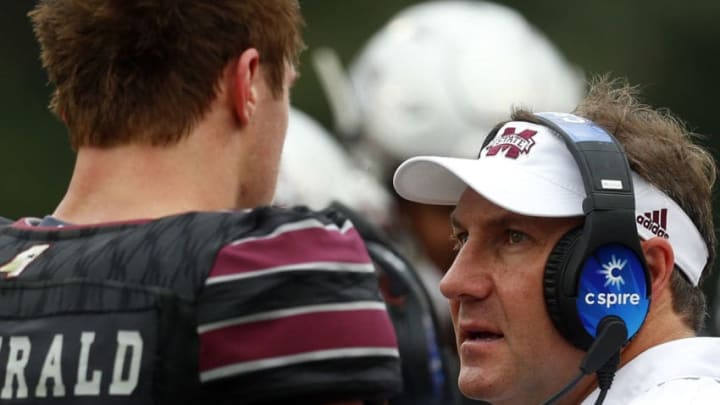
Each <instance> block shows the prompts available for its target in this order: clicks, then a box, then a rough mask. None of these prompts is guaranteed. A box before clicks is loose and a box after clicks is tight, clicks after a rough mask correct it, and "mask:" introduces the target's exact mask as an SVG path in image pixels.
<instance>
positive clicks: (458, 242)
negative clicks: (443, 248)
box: [450, 232, 468, 252]
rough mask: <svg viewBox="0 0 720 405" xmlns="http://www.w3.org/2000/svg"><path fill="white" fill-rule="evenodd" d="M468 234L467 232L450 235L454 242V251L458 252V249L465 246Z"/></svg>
mask: <svg viewBox="0 0 720 405" xmlns="http://www.w3.org/2000/svg"><path fill="white" fill-rule="evenodd" d="M467 237H468V234H467V232H460V233H455V234H452V235H450V239H452V240H453V241H454V242H455V245H454V246H453V250H454V251H456V252H457V251H458V250H460V248H462V247H463V245H465V242H467Z"/></svg>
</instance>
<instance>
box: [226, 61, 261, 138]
mask: <svg viewBox="0 0 720 405" xmlns="http://www.w3.org/2000/svg"><path fill="white" fill-rule="evenodd" d="M259 63H260V54H259V53H258V51H257V49H255V48H250V49H247V50H245V51H244V52H243V53H242V54H241V55H240V57H239V58H237V59H236V60H235V62H234V63H233V66H232V67H231V68H232V73H233V75H234V76H235V80H234V81H233V87H232V88H231V89H230V92H231V96H232V98H233V101H234V103H233V104H234V107H235V114H236V115H237V117H238V120H240V123H241V124H242V125H243V126H244V125H247V124H248V122H250V117H252V116H253V114H254V112H255V106H256V105H257V90H256V89H255V78H256V76H257V74H258V65H259Z"/></svg>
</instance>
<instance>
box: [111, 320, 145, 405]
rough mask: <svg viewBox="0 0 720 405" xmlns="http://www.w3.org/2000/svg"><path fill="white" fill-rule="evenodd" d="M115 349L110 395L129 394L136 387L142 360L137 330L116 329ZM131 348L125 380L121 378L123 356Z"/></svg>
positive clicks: (141, 343) (140, 342)
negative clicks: (116, 344)
mask: <svg viewBox="0 0 720 405" xmlns="http://www.w3.org/2000/svg"><path fill="white" fill-rule="evenodd" d="M117 343H118V346H117V350H116V351H115V364H114V366H113V378H112V384H110V392H109V393H110V395H130V394H132V392H133V390H134V389H135V387H137V383H138V376H139V375H140V360H142V348H143V340H142V337H141V336H140V333H138V332H137V331H123V330H121V331H118V334H117ZM128 348H130V350H132V355H131V356H130V367H129V370H128V376H127V380H123V379H122V375H123V370H124V369H125V356H126V354H127V350H128Z"/></svg>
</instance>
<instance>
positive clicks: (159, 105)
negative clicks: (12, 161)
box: [28, 0, 304, 149]
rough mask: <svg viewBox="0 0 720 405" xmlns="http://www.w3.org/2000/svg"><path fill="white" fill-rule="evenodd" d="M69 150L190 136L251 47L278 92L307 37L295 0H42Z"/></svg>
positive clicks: (34, 17)
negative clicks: (230, 67) (225, 76)
mask: <svg viewBox="0 0 720 405" xmlns="http://www.w3.org/2000/svg"><path fill="white" fill-rule="evenodd" d="M28 15H29V16H30V19H31V21H32V23H33V27H34V30H35V35H36V37H37V39H38V42H39V44H40V48H41V59H42V64H43V67H44V68H45V69H46V71H47V74H48V77H49V81H50V83H51V84H52V85H54V87H55V91H54V94H53V96H52V101H51V103H50V107H51V109H52V110H53V112H54V113H55V114H56V115H58V116H59V117H60V118H61V119H62V120H63V121H64V122H65V123H66V125H67V127H68V129H69V131H70V140H71V144H72V146H73V148H75V149H77V148H78V147H79V146H95V147H110V146H115V145H120V144H126V143H130V142H140V143H147V144H152V145H168V144H173V143H176V142H178V141H179V140H180V139H182V138H183V137H184V136H186V135H187V134H188V133H189V132H190V130H191V129H192V127H193V126H194V125H195V124H196V123H197V122H198V121H199V120H200V119H201V118H202V117H203V115H204V114H205V113H206V112H207V110H208V108H209V106H210V103H211V101H212V100H213V99H214V98H215V97H216V95H217V91H218V83H219V79H220V77H221V75H222V72H223V70H224V69H225V67H226V66H227V64H228V63H229V62H230V61H232V60H233V59H234V58H236V57H238V56H239V55H240V54H242V52H244V51H245V50H247V49H250V48H256V49H258V52H259V54H260V65H261V66H262V67H263V71H264V73H265V77H266V80H267V83H268V86H269V88H270V89H271V92H272V94H273V95H274V96H275V97H278V96H279V95H280V94H281V91H282V86H283V77H284V75H285V69H286V68H287V66H288V63H291V64H296V63H297V62H298V58H299V54H300V52H301V51H302V49H303V47H304V44H303V42H302V37H301V33H300V30H301V28H302V25H303V20H302V16H301V15H300V10H299V4H298V1H297V0H41V1H40V2H39V3H38V4H37V6H36V7H35V8H34V10H32V11H31V12H30V13H29V14H28Z"/></svg>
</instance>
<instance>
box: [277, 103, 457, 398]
mask: <svg viewBox="0 0 720 405" xmlns="http://www.w3.org/2000/svg"><path fill="white" fill-rule="evenodd" d="M392 203H393V197H391V196H390V194H389V192H388V190H386V188H385V187H384V186H383V185H381V184H380V183H379V182H378V181H377V179H375V178H374V177H373V176H371V175H370V174H368V173H367V172H366V171H363V170H360V169H359V168H358V167H357V166H356V164H355V162H354V161H353V159H352V157H351V156H350V155H349V154H348V153H347V151H346V150H345V149H344V148H343V145H341V144H340V143H339V141H338V140H337V139H336V138H335V137H334V136H333V135H332V134H331V133H330V132H328V131H327V130H326V129H325V128H324V127H323V126H322V125H321V124H320V123H318V122H317V121H315V120H314V119H313V118H312V117H310V116H308V115H307V114H305V113H304V112H302V111H300V110H298V109H297V108H291V109H290V114H289V120H288V132H287V136H286V143H285V147H284V149H283V154H282V159H281V162H280V172H279V177H278V187H277V190H276V194H275V199H274V204H276V205H281V206H292V205H297V204H302V205H307V206H308V207H310V208H312V209H317V210H320V209H323V208H326V207H328V206H330V207H331V208H332V209H335V210H339V211H341V212H343V213H344V214H345V215H347V216H348V217H349V218H350V219H351V220H352V222H353V224H354V225H355V227H356V228H357V229H358V231H359V232H360V234H361V236H362V237H363V239H364V240H365V243H366V245H367V247H368V251H369V253H370V257H371V258H372V259H373V262H374V264H375V266H376V268H377V269H378V270H379V275H380V286H381V292H382V294H383V296H384V298H385V302H386V303H387V308H388V312H389V313H390V317H391V319H392V322H393V325H394V326H395V331H396V334H397V337H398V346H399V351H400V357H401V363H402V373H403V381H404V387H403V391H402V393H401V394H400V395H398V396H395V397H393V398H391V399H390V405H448V404H453V403H459V401H461V399H460V398H461V395H460V393H459V390H458V389H457V386H456V384H455V381H456V380H457V373H458V370H459V368H458V364H457V359H456V356H455V353H454V350H453V349H452V348H453V343H452V341H451V340H445V341H443V340H442V339H443V338H445V337H446V336H447V333H445V332H443V330H442V328H443V327H444V326H447V325H448V324H449V323H450V321H449V317H447V316H446V318H442V319H438V316H437V313H436V309H437V308H438V306H442V305H444V298H443V297H442V296H441V295H440V294H439V290H438V289H437V288H433V289H431V290H428V289H427V287H426V283H425V282H423V281H422V280H420V278H419V273H418V272H417V271H416V269H414V268H413V265H412V264H411V263H410V262H409V261H408V260H407V259H406V258H405V257H404V256H403V255H402V254H400V253H399V252H398V251H397V250H396V248H395V247H394V244H393V242H392V241H390V240H389V239H388V237H387V235H386V234H385V233H384V231H383V228H386V226H388V225H389V224H390V223H391V218H390V217H389V216H390V214H391V213H392V210H391V209H390V208H391V204H392ZM431 294H434V296H432V297H431ZM433 300H434V302H433ZM441 314H443V315H446V314H447V311H442V312H441Z"/></svg>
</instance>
